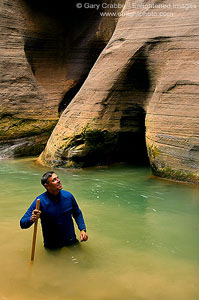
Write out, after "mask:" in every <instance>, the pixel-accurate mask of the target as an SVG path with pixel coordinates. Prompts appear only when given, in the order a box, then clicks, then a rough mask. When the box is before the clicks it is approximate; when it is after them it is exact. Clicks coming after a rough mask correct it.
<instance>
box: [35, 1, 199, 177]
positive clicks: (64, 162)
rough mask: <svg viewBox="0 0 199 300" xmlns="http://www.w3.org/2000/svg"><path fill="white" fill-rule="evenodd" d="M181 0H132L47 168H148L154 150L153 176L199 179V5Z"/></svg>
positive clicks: (71, 109) (55, 136) (58, 135)
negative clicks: (116, 164)
mask: <svg viewBox="0 0 199 300" xmlns="http://www.w3.org/2000/svg"><path fill="white" fill-rule="evenodd" d="M174 2H175V3H171V2H170V1H167V0H165V1H148V2H146V1H129V0H128V1H126V5H125V8H124V9H123V11H122V16H121V17H120V18H119V21H118V24H117V27H116V29H115V32H114V34H113V36H112V38H111V39H110V41H109V43H108V44H107V46H106V47H105V49H104V50H103V52H102V53H101V55H100V57H99V58H98V60H97V62H96V63H95V65H94V67H93V68H92V70H91V71H90V73H89V76H88V78H87V79H86V81H85V82H84V84H83V86H82V87H81V89H80V90H79V92H78V94H77V95H76V96H75V97H74V98H73V100H72V102H71V103H70V104H69V105H68V106H67V108H66V109H65V110H64V112H63V114H62V115H61V118H60V120H59V122H58V124H57V125H56V127H55V129H54V131H53V133H52V135H51V137H50V139H49V141H48V143H47V146H46V148H45V150H44V152H43V153H42V154H41V156H40V157H39V160H38V161H39V162H40V163H42V164H46V165H53V166H66V167H67V166H88V165H94V164H97V163H109V162H111V161H116V160H118V161H134V162H139V163H141V162H143V161H144V160H145V161H146V160H147V153H148V157H149V161H150V164H151V167H152V170H153V172H154V174H156V175H158V176H161V177H166V178H171V179H177V180H181V181H191V182H197V183H198V182H199V131H198V128H199V99H198V89H199V64H198V61H199V52H198V48H199V39H198V36H199V35H198V34H199V28H198V15H199V7H198V5H197V4H196V2H194V1H193V3H192V4H189V5H188V4H187V5H185V4H184V1H181V0H179V1H177V0H176V1H174ZM194 3H195V4H194ZM145 145H146V146H147V151H146V150H145Z"/></svg>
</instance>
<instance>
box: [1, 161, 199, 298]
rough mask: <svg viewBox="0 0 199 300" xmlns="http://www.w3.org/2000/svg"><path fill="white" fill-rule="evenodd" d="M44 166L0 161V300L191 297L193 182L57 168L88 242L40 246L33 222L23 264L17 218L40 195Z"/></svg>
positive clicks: (141, 171) (123, 169)
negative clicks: (53, 248)
mask: <svg viewBox="0 0 199 300" xmlns="http://www.w3.org/2000/svg"><path fill="white" fill-rule="evenodd" d="M45 171H46V168H43V167H39V166H36V165H34V164H33V160H32V159H23V160H7V161H0V175H1V180H0V194H1V195H0V196H1V197H0V199H1V200H0V201H1V219H0V257H1V260H0V269H1V273H0V300H35V299H39V300H46V299H48V300H60V299H61V300H62V299H63V300H79V299H82V300H93V299H95V300H112V299H114V300H178V299H179V300H197V299H198V297H199V293H198V282H199V274H198V269H197V267H198V248H199V247H198V227H199V226H198V225H199V224H198V218H197V217H198V199H199V193H198V190H197V188H196V187H195V186H191V185H182V184H176V183H171V182H167V181H163V180H158V179H154V178H153V177H152V176H151V172H150V170H149V169H148V168H137V167H136V168H135V167H130V166H122V165H121V166H112V167H108V168H92V169H87V170H63V169H60V170H57V173H58V175H59V177H60V178H61V179H62V183H63V186H64V188H65V189H66V190H69V191H71V192H72V193H73V194H74V196H75V197H76V199H77V201H78V203H79V205H80V207H81V208H82V211H83V213H84V217H85V220H86V223H87V227H88V234H89V241H88V242H87V243H81V244H79V245H76V246H72V247H69V248H63V249H61V250H59V251H46V250H45V249H44V248H43V245H42V235H41V228H40V225H39V226H38V227H39V230H38V238H37V245H36V254H35V262H34V264H33V265H30V264H29V260H30V251H31V241H32V228H31V229H28V230H21V229H20V228H19V219H20V218H21V216H22V215H23V214H24V212H25V210H26V209H27V207H28V206H29V204H30V203H31V202H32V200H33V199H34V198H35V197H36V196H37V195H38V194H40V193H42V192H43V188H42V186H41V185H40V177H41V175H42V174H43V173H44V172H45ZM77 235H79V233H78V230H77Z"/></svg>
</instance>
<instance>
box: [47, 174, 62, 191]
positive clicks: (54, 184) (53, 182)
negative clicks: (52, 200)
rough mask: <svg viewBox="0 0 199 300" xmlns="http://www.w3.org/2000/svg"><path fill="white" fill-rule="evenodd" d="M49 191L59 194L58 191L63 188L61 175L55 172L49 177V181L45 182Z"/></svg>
mask: <svg viewBox="0 0 199 300" xmlns="http://www.w3.org/2000/svg"><path fill="white" fill-rule="evenodd" d="M44 186H45V188H46V189H47V191H48V192H49V193H51V194H55V195H56V194H58V192H59V191H60V190H61V189H62V184H61V181H60V180H59V177H58V176H57V175H56V174H55V173H53V174H52V176H51V177H49V178H48V183H45V184H44Z"/></svg>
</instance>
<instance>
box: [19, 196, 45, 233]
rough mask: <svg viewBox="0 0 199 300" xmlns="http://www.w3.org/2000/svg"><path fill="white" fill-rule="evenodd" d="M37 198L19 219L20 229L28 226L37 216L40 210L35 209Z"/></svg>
mask: <svg viewBox="0 0 199 300" xmlns="http://www.w3.org/2000/svg"><path fill="white" fill-rule="evenodd" d="M36 202H37V198H36V199H35V200H34V201H33V203H32V204H31V206H30V207H29V209H28V210H27V212H26V213H25V214H24V216H23V217H22V218H21V220H20V226H21V228H22V229H26V228H29V227H30V226H31V225H32V224H33V223H34V222H35V221H36V220H37V219H38V218H39V217H40V214H41V211H39V210H37V209H36Z"/></svg>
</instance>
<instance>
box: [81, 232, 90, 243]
mask: <svg viewBox="0 0 199 300" xmlns="http://www.w3.org/2000/svg"><path fill="white" fill-rule="evenodd" d="M80 240H81V242H86V241H87V240H88V235H87V233H86V232H85V231H84V230H81V233H80Z"/></svg>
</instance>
